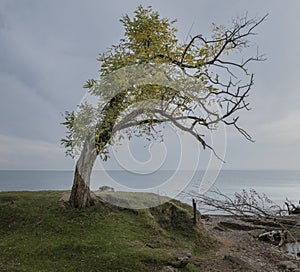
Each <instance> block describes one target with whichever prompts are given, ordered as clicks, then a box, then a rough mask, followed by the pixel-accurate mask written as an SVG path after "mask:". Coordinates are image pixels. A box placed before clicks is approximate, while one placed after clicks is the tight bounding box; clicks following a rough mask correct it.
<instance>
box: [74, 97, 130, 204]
mask: <svg viewBox="0 0 300 272" xmlns="http://www.w3.org/2000/svg"><path fill="white" fill-rule="evenodd" d="M125 95H126V92H123V93H119V94H117V95H115V96H114V97H113V98H112V99H111V100H110V101H109V103H108V104H107V107H106V109H105V111H104V117H103V120H102V122H101V123H99V124H98V125H97V128H96V129H97V131H99V132H101V134H100V135H98V138H93V137H92V136H91V138H90V139H92V140H86V141H85V143H84V145H83V149H82V151H81V154H80V157H79V159H78V161H77V163H76V167H75V173H74V180H73V187H72V191H71V195H70V199H69V202H70V204H71V206H72V207H74V208H79V209H81V208H86V207H89V206H91V205H93V204H94V201H93V199H92V198H91V192H90V179H91V174H92V169H93V166H94V163H95V160H96V158H97V155H98V154H97V151H96V147H97V149H98V152H99V149H100V150H101V149H102V148H104V147H105V145H106V144H107V143H108V142H109V140H110V138H111V136H112V132H113V127H114V124H115V122H116V120H117V118H118V116H119V114H120V112H122V111H123V110H124V108H126V104H124V103H123V104H122V101H123V99H124V97H125ZM94 137H95V135H94Z"/></svg>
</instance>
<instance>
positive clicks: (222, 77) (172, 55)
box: [62, 6, 266, 159]
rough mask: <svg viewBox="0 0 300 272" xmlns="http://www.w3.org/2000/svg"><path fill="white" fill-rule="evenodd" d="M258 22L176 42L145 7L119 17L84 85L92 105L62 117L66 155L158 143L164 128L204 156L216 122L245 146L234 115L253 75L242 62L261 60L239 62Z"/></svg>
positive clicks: (242, 20)
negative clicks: (118, 30)
mask: <svg viewBox="0 0 300 272" xmlns="http://www.w3.org/2000/svg"><path fill="white" fill-rule="evenodd" d="M265 18H266V16H265V17H262V18H254V19H248V18H247V16H242V17H239V18H236V19H235V20H233V23H232V25H231V26H229V27H225V26H218V25H216V24H213V26H212V34H211V37H209V38H206V37H204V36H203V35H201V34H199V35H196V36H192V37H190V39H189V41H188V42H180V41H179V40H178V39H177V37H176V33H177V29H176V27H175V23H176V20H170V19H168V18H161V17H160V15H159V14H158V12H156V11H153V10H152V8H151V7H147V8H144V7H142V6H138V7H137V9H136V10H135V12H134V17H133V18H130V17H129V16H128V15H125V16H123V17H122V19H121V20H120V21H121V23H122V25H123V27H124V30H125V32H124V37H123V38H122V39H120V42H119V43H118V44H117V45H113V46H112V47H111V48H109V49H108V50H107V51H106V52H104V53H102V54H100V56H99V58H98V60H99V61H100V63H101V65H100V71H99V72H100V78H99V79H90V80H88V81H87V82H86V84H85V86H84V87H85V88H87V89H88V93H89V95H90V98H91V97H92V101H93V102H91V99H90V98H89V99H86V100H85V101H84V102H83V103H81V105H80V106H79V109H78V111H77V112H76V113H75V112H66V114H65V122H64V125H65V126H66V128H67V137H66V138H65V139H63V140H62V144H63V145H64V146H65V147H66V153H67V154H68V155H71V156H74V154H75V153H76V152H79V153H80V152H81V154H82V152H83V150H84V146H85V145H87V143H88V144H89V145H91V146H92V148H90V149H92V150H93V152H95V153H96V156H97V155H100V156H101V157H102V158H103V159H107V157H108V149H107V148H108V146H110V145H112V144H113V143H114V142H115V141H118V140H119V139H120V137H125V136H127V137H128V138H130V137H132V136H133V135H136V136H143V135H146V137H147V138H149V139H156V138H161V137H162V136H163V131H162V130H161V128H162V124H167V123H168V124H170V125H171V126H173V127H175V128H177V129H179V130H182V131H185V132H187V133H190V134H191V135H193V136H194V137H195V139H196V140H197V141H199V142H200V143H201V145H202V146H203V148H210V149H212V150H213V146H210V145H209V144H208V142H207V140H206V139H205V135H206V133H207V132H208V131H211V130H215V129H216V128H217V127H218V124H220V123H223V124H225V125H227V126H233V127H235V128H236V129H237V130H238V131H239V132H240V133H242V134H243V135H244V136H245V137H246V138H247V139H248V140H252V139H251V136H250V135H249V134H248V133H247V132H246V131H245V130H244V129H242V128H241V127H239V125H238V119H239V116H238V112H239V111H241V110H249V103H248V102H247V101H246V98H247V97H248V95H249V92H250V90H251V87H252V85H253V83H254V75H253V74H252V73H249V72H248V64H249V63H250V62H253V61H262V60H263V59H264V58H263V56H260V55H258V54H256V55H254V56H250V57H247V58H245V59H244V53H243V52H244V50H245V49H247V48H248V47H249V46H250V45H251V44H250V42H249V38H250V37H251V36H252V35H254V34H255V32H254V31H255V29H256V27H257V26H258V25H259V24H260V23H261V22H263V21H264V20H265ZM238 56H240V57H238Z"/></svg>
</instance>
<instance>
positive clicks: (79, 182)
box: [69, 141, 97, 209]
mask: <svg viewBox="0 0 300 272" xmlns="http://www.w3.org/2000/svg"><path fill="white" fill-rule="evenodd" d="M96 158H97V153H96V150H95V145H94V144H91V143H90V142H89V141H86V142H85V143H84V146H83V149H82V152H81V154H80V157H79V159H78V161H77V163H76V166H75V173H74V180H73V187H72V191H71V195H70V199H69V203H70V204H71V206H72V207H74V208H79V209H82V208H86V207H89V206H91V205H93V204H94V201H93V199H92V197H91V192H90V178H91V173H92V169H93V166H94V163H95V160H96Z"/></svg>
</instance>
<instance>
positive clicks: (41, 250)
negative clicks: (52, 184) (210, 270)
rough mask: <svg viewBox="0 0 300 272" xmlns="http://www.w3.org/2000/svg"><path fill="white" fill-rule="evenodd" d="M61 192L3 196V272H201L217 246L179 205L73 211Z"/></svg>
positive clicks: (0, 206) (0, 253)
mask: <svg viewBox="0 0 300 272" xmlns="http://www.w3.org/2000/svg"><path fill="white" fill-rule="evenodd" d="M62 193H63V192H58V191H44V192H8V193H0V271H1V272H2V271H14V272H16V271H39V272H40V271H72V272H74V271H82V272H83V271H88V272H92V271H105V272H108V271H122V272H125V271H130V272H133V271H167V270H163V269H164V267H166V266H172V267H177V269H178V271H199V269H197V268H196V266H195V260H197V258H199V257H203V256H205V255H206V254H207V252H208V251H209V250H211V249H212V248H213V247H214V245H215V242H214V240H213V239H212V238H210V237H209V236H208V235H207V233H206V232H205V230H204V229H203V228H202V226H201V224H200V225H199V226H193V223H192V208H191V207H190V206H188V205H186V204H183V203H181V202H179V201H174V200H172V201H169V202H167V203H164V204H162V205H160V206H158V207H154V208H150V209H142V210H137V209H135V210H133V209H128V208H126V207H124V208H120V207H116V206H113V205H110V204H108V203H106V202H103V201H100V200H99V201H98V202H97V203H96V205H95V206H93V207H91V208H88V209H85V210H74V209H72V208H71V207H69V206H68V205H65V206H64V205H62V204H61V203H60V202H59V199H60V198H61V195H62ZM118 194H119V195H120V194H122V193H118ZM110 196H113V194H111V195H110ZM143 197H146V196H143ZM152 197H153V196H152ZM184 256H189V257H190V258H191V259H193V262H188V263H187V264H184V263H183V262H182V261H180V260H181V259H180V258H183V257H184Z"/></svg>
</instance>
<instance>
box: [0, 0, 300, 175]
mask: <svg viewBox="0 0 300 272" xmlns="http://www.w3.org/2000/svg"><path fill="white" fill-rule="evenodd" d="M141 3H142V4H143V5H153V7H154V9H156V10H158V11H159V13H160V14H161V16H162V17H169V18H177V19H178V22H177V27H178V29H179V33H178V36H179V38H180V39H183V40H184V39H185V37H186V36H187V34H188V32H189V30H190V29H191V26H192V30H191V34H198V33H204V34H209V30H210V27H211V23H212V22H215V23H217V24H224V25H229V24H230V22H231V20H232V18H234V17H236V16H238V15H241V14H244V13H245V12H248V16H249V17H256V16H258V17H260V16H263V15H265V14H266V13H269V17H268V19H267V21H266V22H264V23H263V24H262V25H261V26H259V27H258V29H257V32H258V33H259V35H258V36H256V37H254V39H253V42H254V44H257V45H258V46H259V50H260V52H261V53H265V54H266V56H267V58H268V60H267V61H266V62H264V63H257V64H255V65H252V66H251V68H252V71H253V72H255V85H254V87H253V89H252V94H251V97H250V98H249V101H250V102H251V107H252V111H250V112H247V113H245V114H243V115H242V117H241V125H242V126H243V128H245V129H247V131H248V132H249V133H250V134H251V135H252V136H253V138H254V139H255V140H256V141H255V143H250V142H247V141H246V140H245V139H244V138H243V137H242V136H241V135H240V134H238V133H237V132H236V131H234V130H233V129H229V130H227V138H226V140H227V149H226V157H225V160H226V165H225V166H224V168H225V169H300V109H299V101H300V92H299V86H300V84H299V83H300V73H299V61H300V50H299V48H300V31H299V26H300V17H299V14H298V13H299V10H300V2H299V1H298V0H294V1H292V0H289V1H277V0H269V1H267V0H264V1H261V0H255V1H242V0H226V1H220V0H214V1H212V0H207V1H200V0H191V1H182V0H180V1H179V0H175V1H174V0H163V1H135V0H130V1H129V0H127V1H124V0H112V1H103V0H87V1H81V0H68V1H67V0H51V1H50V0H49V1H46V0H43V1H39V0H23V1H20V0H0V93H1V99H0V169H71V168H73V165H74V162H73V160H72V159H70V158H65V157H64V150H63V149H62V147H61V146H60V139H61V138H62V137H64V132H65V130H64V127H63V126H61V125H60V123H61V122H62V121H63V118H62V115H61V113H62V112H64V111H65V110H74V109H76V105H78V104H79V103H80V101H81V99H82V97H83V96H84V94H85V90H84V89H83V88H82V86H83V84H84V83H85V81H86V80H87V79H89V78H97V77H98V75H97V71H98V69H99V62H97V61H96V58H97V56H98V53H100V52H103V51H105V49H106V48H108V47H110V46H111V45H112V44H117V43H118V41H119V39H120V38H121V37H122V35H123V29H122V26H121V24H120V22H119V19H120V17H121V16H122V15H124V14H126V13H128V14H129V15H131V14H132V12H133V11H134V9H135V8H136V7H137V6H138V5H139V4H141ZM171 134H172V133H171ZM170 138H172V135H171V136H170ZM170 142H172V139H171V140H170ZM175 142H176V141H175ZM194 144H195V143H191V145H190V147H186V148H187V149H188V148H189V149H190V150H191V152H192V150H193V145H194ZM135 146H139V142H138V141H136V143H135ZM166 147H168V145H167V146H166ZM143 150H144V145H143V144H140V152H138V154H137V159H138V156H140V155H139V154H140V153H142V152H143ZM146 153H147V152H146ZM169 160H170V161H172V158H170V159H169ZM170 165H172V163H169V166H170Z"/></svg>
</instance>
